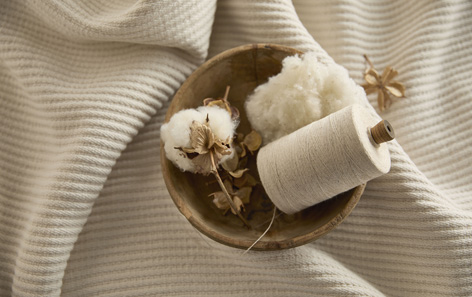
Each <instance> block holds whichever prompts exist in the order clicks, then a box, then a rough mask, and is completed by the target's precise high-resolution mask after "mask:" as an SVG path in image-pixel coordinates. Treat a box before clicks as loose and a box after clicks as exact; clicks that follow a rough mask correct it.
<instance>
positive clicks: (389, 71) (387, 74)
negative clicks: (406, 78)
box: [381, 66, 398, 86]
mask: <svg viewBox="0 0 472 297" xmlns="http://www.w3.org/2000/svg"><path fill="white" fill-rule="evenodd" d="M397 74H398V72H397V71H396V70H394V69H393V68H392V67H390V66H387V67H385V69H384V71H383V73H382V80H381V82H382V85H384V86H385V85H387V84H388V82H389V81H390V80H392V79H393V78H394V77H395V76H397Z"/></svg>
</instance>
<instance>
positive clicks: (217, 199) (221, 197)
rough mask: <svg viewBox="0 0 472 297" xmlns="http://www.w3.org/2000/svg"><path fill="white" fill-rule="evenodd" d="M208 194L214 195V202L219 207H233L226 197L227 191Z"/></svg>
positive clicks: (224, 208) (223, 208) (225, 208)
mask: <svg viewBox="0 0 472 297" xmlns="http://www.w3.org/2000/svg"><path fill="white" fill-rule="evenodd" d="M208 196H213V204H215V205H216V207H218V208H219V209H221V210H228V209H230V208H231V206H229V202H228V199H226V195H225V193H223V191H219V192H215V193H211V194H210V195H208Z"/></svg>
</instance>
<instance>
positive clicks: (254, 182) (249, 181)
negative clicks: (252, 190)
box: [244, 172, 259, 187]
mask: <svg viewBox="0 0 472 297" xmlns="http://www.w3.org/2000/svg"><path fill="white" fill-rule="evenodd" d="M244 175H245V176H246V183H245V184H244V185H245V186H248V187H254V186H255V185H257V184H258V183H259V182H258V181H257V180H256V178H255V177H254V176H252V175H251V174H249V173H247V172H246V174H244Z"/></svg>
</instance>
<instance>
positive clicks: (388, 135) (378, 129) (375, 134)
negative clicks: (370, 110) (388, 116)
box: [370, 120, 395, 144]
mask: <svg viewBox="0 0 472 297" xmlns="http://www.w3.org/2000/svg"><path fill="white" fill-rule="evenodd" d="M370 134H372V138H373V139H374V141H375V143H377V144H381V143H383V142H387V141H390V140H392V139H394V138H395V132H394V131H393V127H392V125H390V123H389V122H388V121H386V120H382V121H380V122H379V123H378V124H377V125H375V126H374V127H372V129H370Z"/></svg>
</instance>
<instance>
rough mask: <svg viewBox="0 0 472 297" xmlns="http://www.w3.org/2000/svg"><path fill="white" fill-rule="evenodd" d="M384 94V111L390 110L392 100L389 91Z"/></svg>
mask: <svg viewBox="0 0 472 297" xmlns="http://www.w3.org/2000/svg"><path fill="white" fill-rule="evenodd" d="M383 94H384V109H388V108H389V107H390V105H392V99H390V96H389V95H388V92H387V91H384V92H383Z"/></svg>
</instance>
